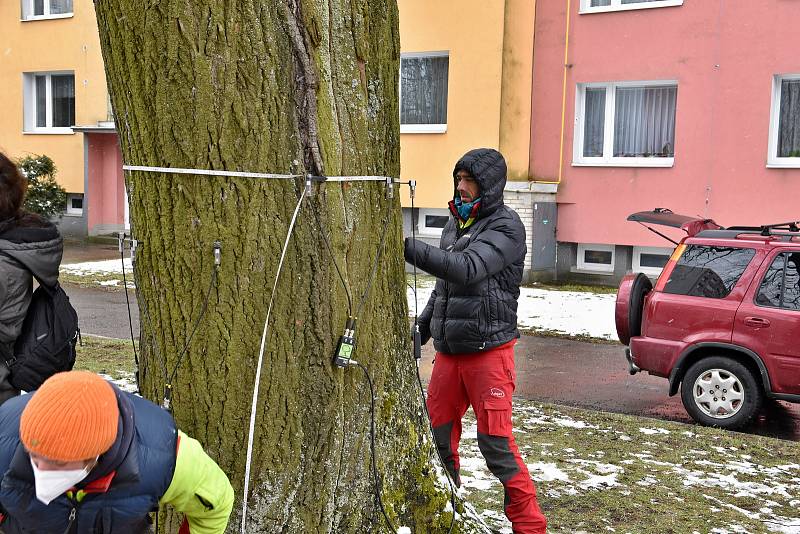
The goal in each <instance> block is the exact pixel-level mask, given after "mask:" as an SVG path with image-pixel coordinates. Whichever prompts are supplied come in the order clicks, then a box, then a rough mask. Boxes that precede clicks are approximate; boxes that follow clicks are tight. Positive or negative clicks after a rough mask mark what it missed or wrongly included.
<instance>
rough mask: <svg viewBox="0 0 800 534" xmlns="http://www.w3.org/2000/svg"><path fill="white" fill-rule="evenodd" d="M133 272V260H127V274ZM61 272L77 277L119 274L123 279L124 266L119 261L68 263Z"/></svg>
mask: <svg viewBox="0 0 800 534" xmlns="http://www.w3.org/2000/svg"><path fill="white" fill-rule="evenodd" d="M132 271H133V265H131V259H130V258H125V273H126V274H130V273H131V272H132ZM61 272H64V273H67V274H74V275H77V276H89V275H93V274H118V275H120V277H122V264H121V263H120V261H119V260H104V261H87V262H84V263H68V264H66V265H62V266H61Z"/></svg>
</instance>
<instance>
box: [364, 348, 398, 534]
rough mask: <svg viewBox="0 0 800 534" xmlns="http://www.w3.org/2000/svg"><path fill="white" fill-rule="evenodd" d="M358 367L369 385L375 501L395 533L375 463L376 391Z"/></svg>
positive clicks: (367, 376)
mask: <svg viewBox="0 0 800 534" xmlns="http://www.w3.org/2000/svg"><path fill="white" fill-rule="evenodd" d="M356 365H358V366H359V367H360V368H361V370H362V371H364V376H365V377H366V378H367V383H368V384H369V400H370V411H369V417H370V419H369V421H370V424H369V435H370V456H371V458H372V477H373V480H374V481H375V499H376V500H377V501H378V506H379V507H380V509H381V514H383V519H384V521H386V525H387V526H388V527H389V531H390V532H393V533H394V532H397V529H396V528H394V525H392V521H391V520H390V519H389V515H388V514H387V513H386V508H384V507H383V498H382V497H381V481H380V478H379V475H378V466H377V464H376V463H375V389H374V388H373V386H372V378H371V377H370V376H369V371H367V368H366V367H364V366H363V365H361V364H360V363H358V362H356Z"/></svg>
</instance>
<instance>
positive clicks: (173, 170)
mask: <svg viewBox="0 0 800 534" xmlns="http://www.w3.org/2000/svg"><path fill="white" fill-rule="evenodd" d="M122 168H123V169H124V170H126V171H142V172H158V173H163V174H202V175H204V176H230V177H232V178H268V179H273V180H289V179H293V178H304V177H305V176H304V175H302V174H269V173H263V172H239V171H215V170H209V169H179V168H176V167H145V166H142V165H123V166H122Z"/></svg>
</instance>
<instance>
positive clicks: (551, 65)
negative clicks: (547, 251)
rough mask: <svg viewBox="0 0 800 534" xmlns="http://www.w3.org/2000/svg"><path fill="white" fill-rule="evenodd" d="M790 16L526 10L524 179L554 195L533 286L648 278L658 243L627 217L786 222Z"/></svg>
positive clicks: (797, 58) (763, 9)
mask: <svg viewBox="0 0 800 534" xmlns="http://www.w3.org/2000/svg"><path fill="white" fill-rule="evenodd" d="M568 5H569V6H570V7H569V13H567V6H568ZM798 7H799V6H798V5H797V4H796V2H787V1H785V0H764V1H762V2H740V1H732V0H649V1H638V0H572V1H571V2H568V1H560V2H559V1H546V2H545V1H542V2H538V3H537V10H536V22H535V44H534V66H533V94H532V111H531V113H532V121H531V123H532V128H531V152H530V173H531V177H532V179H533V180H534V181H535V182H539V183H553V184H554V185H555V189H556V193H555V199H554V200H555V202H556V206H557V222H556V228H557V230H556V233H555V239H556V241H557V253H556V254H555V261H554V265H552V267H551V268H540V272H539V274H540V275H541V276H542V277H552V276H553V275H554V276H556V277H558V278H572V279H582V280H584V281H591V282H597V283H614V282H616V280H618V279H619V278H620V277H621V276H622V275H624V273H625V272H626V271H630V270H632V269H633V270H637V271H644V272H647V273H648V274H652V275H657V274H658V272H659V271H660V265H661V264H662V263H663V262H664V261H665V260H666V257H667V256H668V255H669V253H670V250H671V245H670V243H669V242H668V241H666V240H664V239H663V238H661V237H659V236H657V235H655V234H653V233H651V232H649V231H647V230H646V229H645V228H643V227H642V226H640V225H638V224H636V223H632V222H628V221H626V220H625V219H626V217H627V216H628V215H629V214H631V213H633V212H636V211H644V210H651V209H653V208H656V207H663V208H670V209H671V210H673V211H674V212H676V213H682V214H687V215H700V216H702V217H707V218H712V219H714V220H715V221H716V222H717V223H719V224H721V225H723V226H732V225H760V224H770V223H778V222H785V221H796V220H799V219H800V207H798V205H797V199H799V198H800V55H798V53H797V50H798V49H800V32H798V31H797V28H798V25H799V24H800V9H798ZM568 15H569V16H568ZM565 52H566V56H565ZM565 57H566V62H565ZM565 63H566V64H565ZM544 196H545V197H546V196H547V195H544ZM540 200H544V201H547V200H548V199H547V198H542V199H540ZM549 200H550V201H551V202H552V200H553V199H552V195H551V198H550V199H549ZM670 235H671V237H673V238H676V239H677V238H679V237H681V235H680V234H679V233H675V232H671V233H670ZM533 245H534V247H533V248H534V249H536V248H537V236H536V235H534V236H533Z"/></svg>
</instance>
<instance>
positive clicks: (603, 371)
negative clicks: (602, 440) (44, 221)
mask: <svg viewBox="0 0 800 534" xmlns="http://www.w3.org/2000/svg"><path fill="white" fill-rule="evenodd" d="M65 290H66V292H67V294H68V295H69V297H70V300H71V301H72V303H73V305H74V306H75V308H76V310H77V311H78V315H79V317H80V325H81V331H82V332H83V333H85V334H94V335H101V336H106V337H114V338H127V337H130V332H129V327H128V312H127V306H126V304H125V293H123V292H122V291H106V290H100V289H86V288H80V287H76V286H72V285H67V286H66V287H65ZM128 295H129V297H130V299H131V312H132V316H133V326H134V334H136V335H138V332H139V328H138V324H139V313H138V307H137V305H136V296H135V295H134V293H133V292H129V293H128ZM433 355H434V351H433V347H432V343H428V344H427V345H426V346H425V347H423V361H422V365H421V370H422V376H423V380H425V381H427V379H428V377H429V376H430V370H431V363H432V361H433ZM516 366H517V391H516V394H517V395H518V396H520V397H523V398H525V399H530V400H535V401H541V402H551V403H555V404H566V405H570V406H579V407H582V408H589V409H595V410H603V411H608V412H617V413H624V414H630V415H639V416H645V417H652V418H656V419H669V420H673V421H681V422H685V423H692V420H691V419H690V418H689V416H688V415H687V414H686V412H685V411H684V410H683V406H682V405H681V401H680V396H679V395H676V396H674V397H669V396H668V394H667V389H668V388H667V380H666V379H663V378H658V377H654V376H649V375H647V374H645V373H639V374H637V375H634V376H631V375H629V374H628V368H627V365H626V363H625V358H624V355H623V351H622V346H621V345H609V344H597V343H586V342H582V341H573V340H569V339H559V338H549V337H535V336H523V337H522V338H520V340H519V342H518V343H517V348H516ZM746 431H747V432H750V433H755V434H761V435H765V436H772V437H778V438H782V439H789V440H793V441H800V405H795V404H789V403H784V402H779V401H768V402H767V405H766V408H765V409H764V410H763V412H762V414H761V416H760V417H759V418H758V420H757V421H756V422H755V423H754V424H753V425H751V427H750V428H748V429H746Z"/></svg>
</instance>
